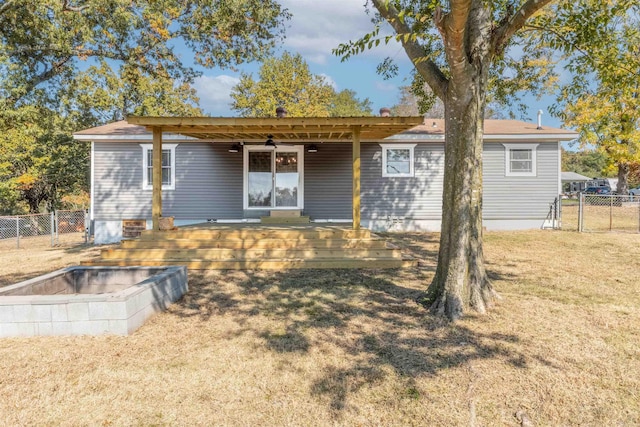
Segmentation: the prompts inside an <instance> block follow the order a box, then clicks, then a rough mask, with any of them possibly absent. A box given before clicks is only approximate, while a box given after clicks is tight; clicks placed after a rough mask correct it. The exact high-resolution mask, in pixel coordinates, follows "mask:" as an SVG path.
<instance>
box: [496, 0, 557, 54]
mask: <svg viewBox="0 0 640 427" xmlns="http://www.w3.org/2000/svg"><path fill="white" fill-rule="evenodd" d="M553 1H555V0H527V2H526V3H524V4H523V5H522V6H521V7H520V9H518V10H517V11H516V13H514V14H513V15H512V16H511V17H510V18H509V19H508V20H506V21H504V22H503V24H502V25H500V26H499V27H498V28H497V29H496V30H495V32H494V33H493V38H492V40H491V48H492V51H493V52H494V53H495V52H500V51H501V50H502V49H503V48H504V46H505V45H506V44H507V42H508V41H509V39H511V36H513V35H514V34H515V33H516V32H517V31H518V30H520V29H521V28H522V27H523V26H524V24H525V22H527V20H528V19H529V18H531V16H533V14H534V13H536V12H537V11H539V10H540V9H542V8H543V7H545V6H546V5H548V4H549V3H551V2H553Z"/></svg>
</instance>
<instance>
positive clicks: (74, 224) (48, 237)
mask: <svg viewBox="0 0 640 427" xmlns="http://www.w3.org/2000/svg"><path fill="white" fill-rule="evenodd" d="M86 220H87V215H86V212H85V211H56V212H51V213H46V214H33V215H13V216H0V249H15V248H26V247H37V246H56V245H61V244H74V243H83V242H84V243H86V242H87V241H88V234H87V224H86Z"/></svg>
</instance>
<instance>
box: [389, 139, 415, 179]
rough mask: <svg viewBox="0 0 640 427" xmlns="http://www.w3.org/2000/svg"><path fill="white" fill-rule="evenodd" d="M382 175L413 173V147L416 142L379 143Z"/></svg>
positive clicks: (391, 175)
mask: <svg viewBox="0 0 640 427" xmlns="http://www.w3.org/2000/svg"><path fill="white" fill-rule="evenodd" d="M380 146H381V147H382V176H385V177H411V176H413V175H414V167H413V149H414V148H415V146H416V144H380Z"/></svg>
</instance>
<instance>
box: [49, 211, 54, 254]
mask: <svg viewBox="0 0 640 427" xmlns="http://www.w3.org/2000/svg"><path fill="white" fill-rule="evenodd" d="M53 215H54V213H53V211H51V216H50V217H51V247H53V246H54V237H55V235H54V233H55V229H54V225H55V219H54V217H53Z"/></svg>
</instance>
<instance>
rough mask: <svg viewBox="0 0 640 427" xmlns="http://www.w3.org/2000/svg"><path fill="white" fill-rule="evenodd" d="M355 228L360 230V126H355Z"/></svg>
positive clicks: (353, 143) (353, 207) (353, 144)
mask: <svg viewBox="0 0 640 427" xmlns="http://www.w3.org/2000/svg"><path fill="white" fill-rule="evenodd" d="M352 146H353V149H352V153H353V192H352V195H353V205H352V209H353V229H354V230H360V126H354V127H353V140H352Z"/></svg>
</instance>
